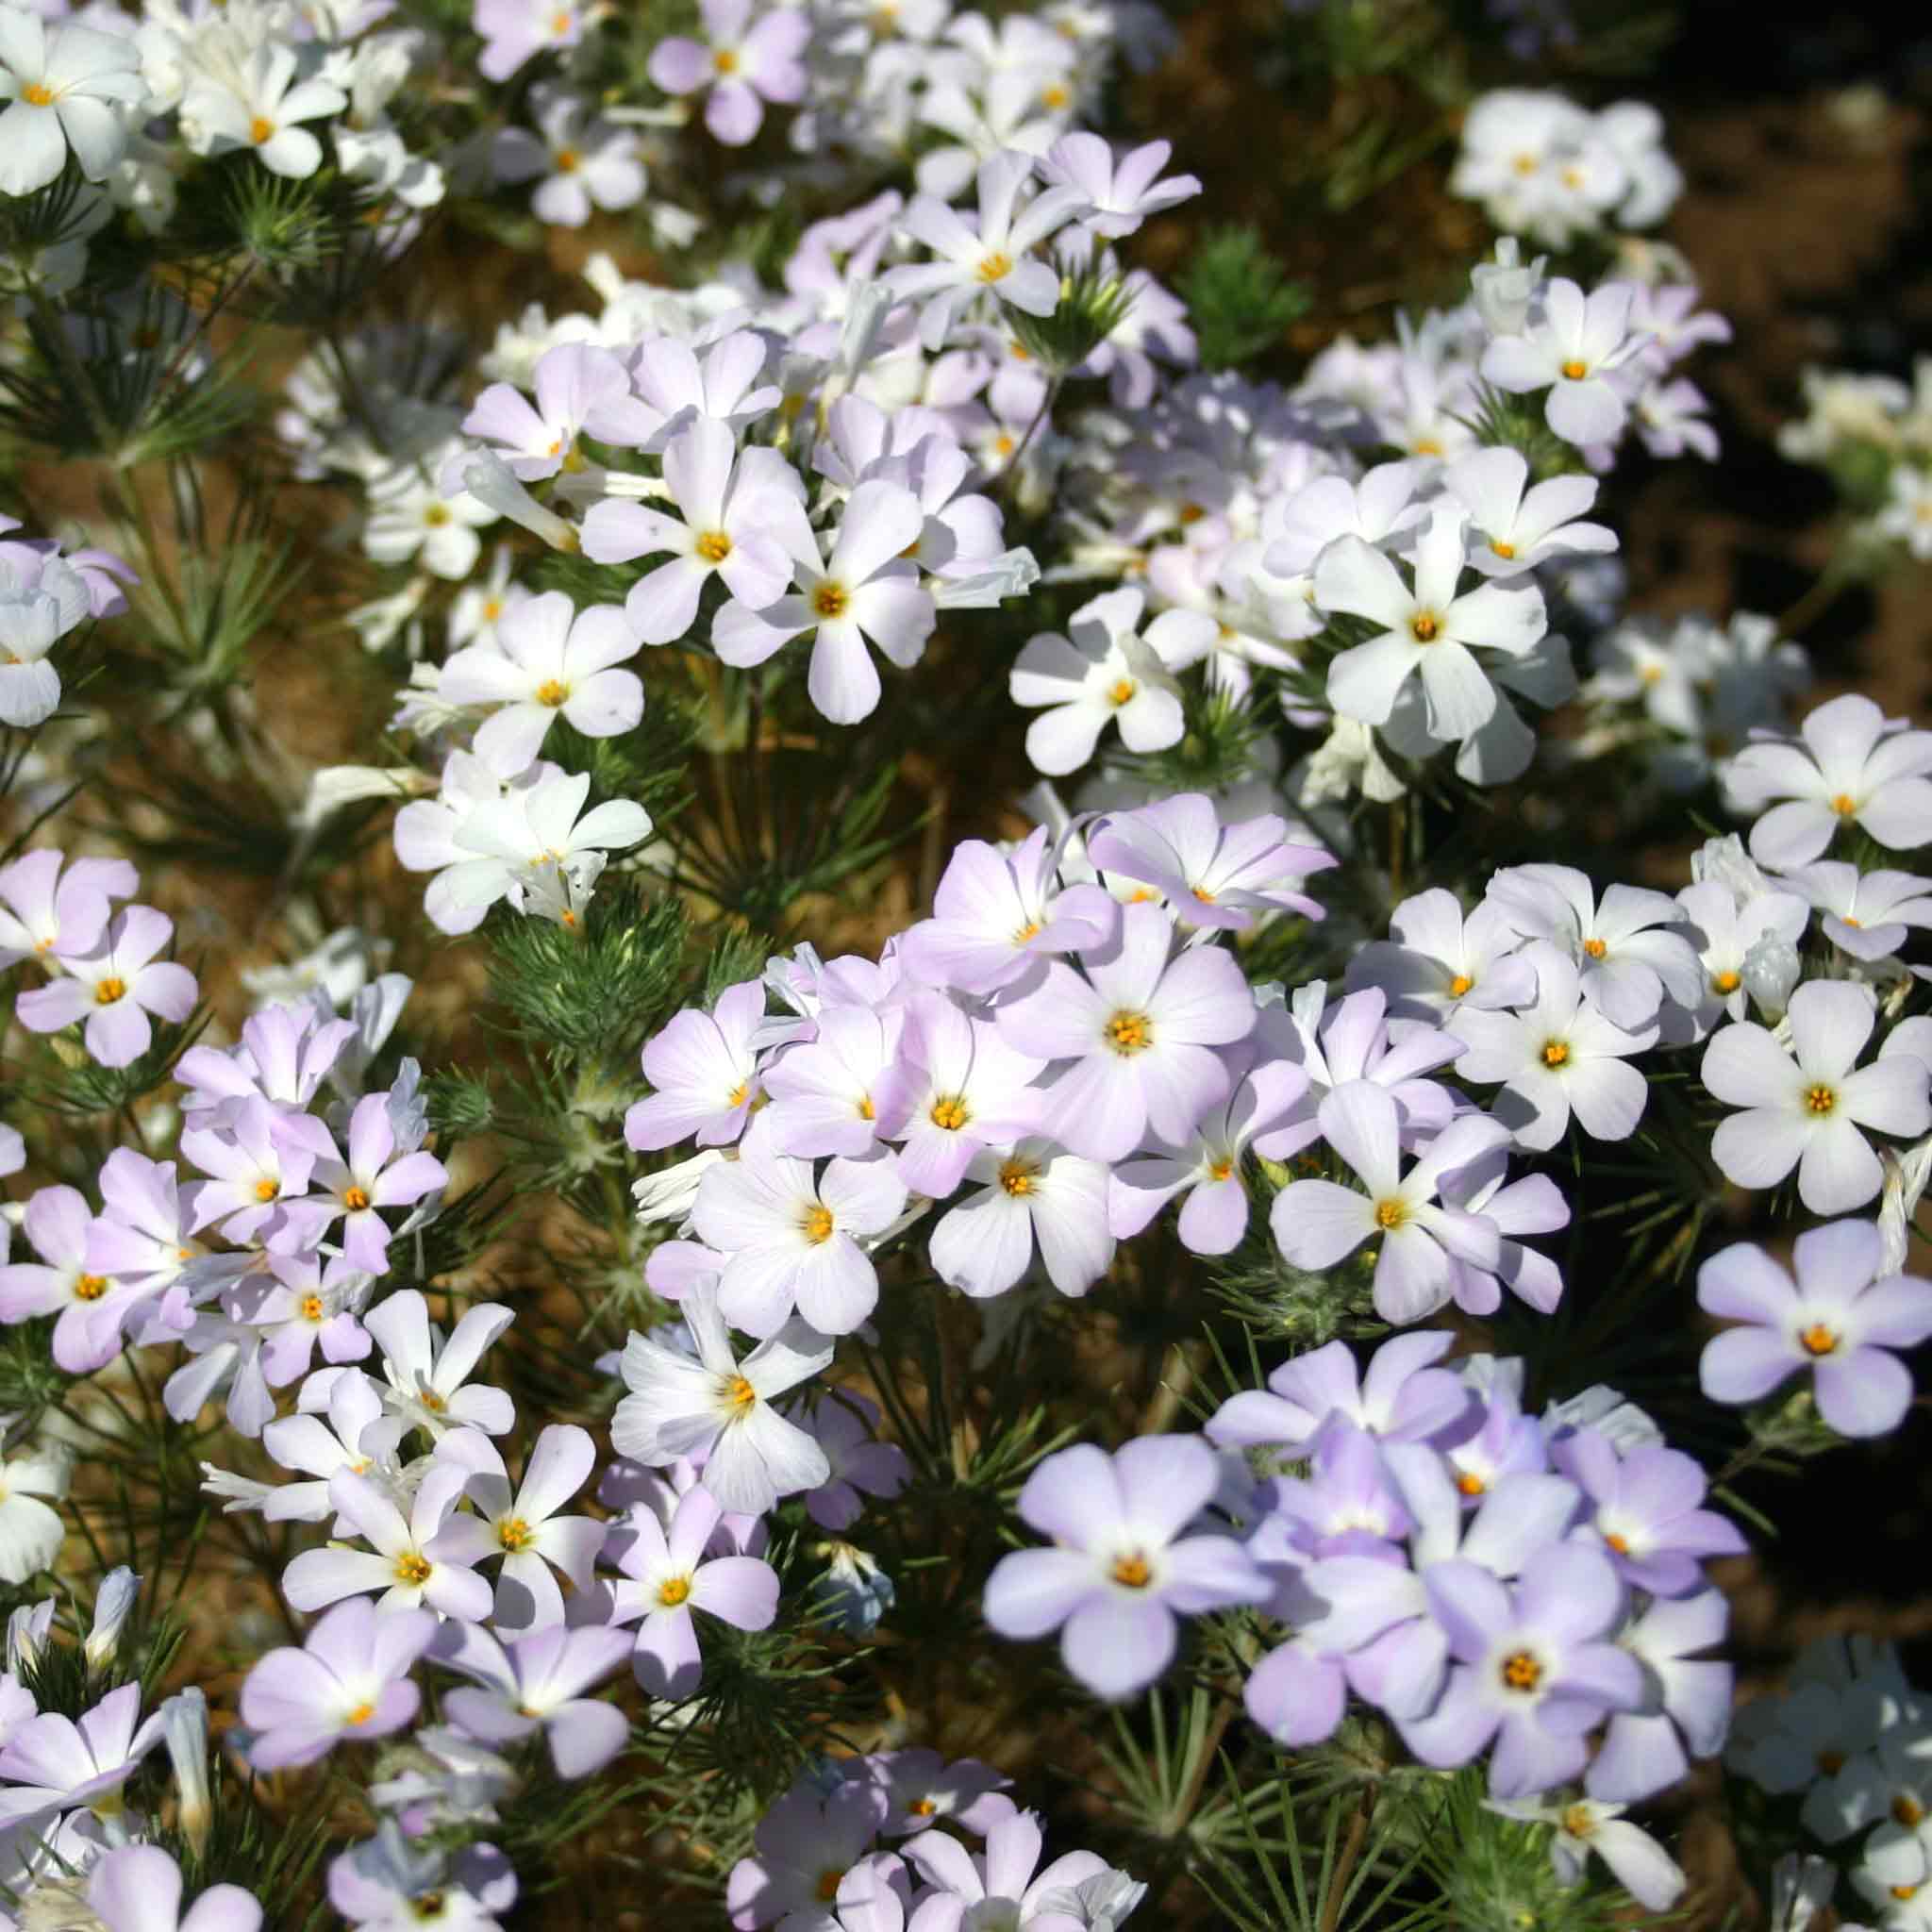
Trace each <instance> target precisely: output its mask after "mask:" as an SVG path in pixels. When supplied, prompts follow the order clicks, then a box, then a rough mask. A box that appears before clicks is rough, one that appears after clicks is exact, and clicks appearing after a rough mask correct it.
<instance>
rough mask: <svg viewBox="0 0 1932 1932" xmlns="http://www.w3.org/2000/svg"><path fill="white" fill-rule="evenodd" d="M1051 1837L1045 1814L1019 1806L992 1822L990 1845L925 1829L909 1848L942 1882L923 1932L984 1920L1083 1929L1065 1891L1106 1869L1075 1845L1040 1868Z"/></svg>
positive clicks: (922, 1868)
mask: <svg viewBox="0 0 1932 1932" xmlns="http://www.w3.org/2000/svg"><path fill="white" fill-rule="evenodd" d="M1044 1845H1045V1838H1044V1835H1043V1834H1042V1833H1041V1828H1040V1817H1039V1814H1038V1813H1037V1812H1033V1811H1016V1812H1014V1813H1013V1815H1012V1816H1011V1817H1010V1818H1002V1819H1000V1820H999V1821H997V1823H995V1824H992V1825H991V1826H990V1827H989V1828H988V1831H987V1834H986V1850H985V1851H984V1852H982V1853H979V1854H977V1855H975V1854H974V1853H972V1852H969V1851H968V1850H967V1849H966V1847H965V1846H964V1845H962V1844H961V1843H960V1842H959V1840H958V1839H956V1838H954V1837H952V1836H951V1835H950V1834H949V1833H947V1832H943V1831H926V1832H922V1833H921V1834H920V1835H919V1836H918V1837H917V1838H914V1839H908V1840H907V1841H906V1843H905V1845H904V1846H903V1847H902V1850H903V1852H904V1855H905V1858H906V1862H907V1863H908V1864H909V1865H912V1866H915V1867H916V1868H917V1869H918V1871H919V1872H920V1873H921V1874H922V1875H923V1876H924V1878H925V1880H926V1882H927V1883H928V1884H930V1885H932V1886H933V1887H935V1888H936V1890H933V1891H931V1892H928V1893H927V1894H926V1895H925V1898H924V1900H923V1901H922V1902H921V1904H920V1907H919V1910H918V1913H917V1915H916V1916H917V1920H918V1924H919V1932H978V1928H979V1927H981V1926H989V1927H990V1926H993V1925H1001V1924H1008V1925H1013V1926H1016V1927H1017V1926H1023V1925H1024V1926H1026V1927H1028V1928H1030V1932H1077V1928H1079V1927H1080V1926H1081V1924H1082V1921H1081V1920H1080V1919H1077V1918H1075V1917H1074V1914H1073V1913H1072V1912H1070V1911H1068V1910H1066V1909H1065V1908H1064V1907H1063V1906H1062V1905H1061V1904H1060V1902H1059V1901H1060V1897H1061V1895H1062V1894H1063V1893H1067V1892H1070V1891H1071V1890H1072V1888H1073V1887H1074V1886H1075V1885H1078V1884H1081V1883H1083V1882H1084V1881H1085V1880H1087V1879H1090V1878H1093V1877H1097V1876H1098V1875H1099V1874H1101V1873H1103V1872H1105V1871H1106V1870H1107V1869H1108V1867H1107V1861H1106V1859H1104V1858H1102V1857H1098V1856H1097V1855H1096V1854H1095V1853H1092V1852H1068V1853H1066V1854H1065V1855H1064V1856H1063V1857H1058V1858H1056V1859H1055V1860H1054V1861H1053V1863H1052V1864H1050V1865H1048V1866H1047V1867H1046V1869H1045V1870H1044V1871H1041V1870H1039V1866H1040V1857H1041V1851H1042V1849H1043V1848H1044Z"/></svg>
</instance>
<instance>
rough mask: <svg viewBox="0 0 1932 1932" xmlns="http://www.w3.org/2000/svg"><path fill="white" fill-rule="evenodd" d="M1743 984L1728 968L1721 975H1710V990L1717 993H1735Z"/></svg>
mask: <svg viewBox="0 0 1932 1932" xmlns="http://www.w3.org/2000/svg"><path fill="white" fill-rule="evenodd" d="M1743 983H1744V982H1743V981H1742V980H1741V979H1740V977H1739V976H1738V974H1735V973H1733V972H1732V971H1731V969H1730V968H1729V967H1728V966H1726V967H1725V968H1724V971H1723V972H1722V973H1713V974H1711V975H1710V984H1711V987H1712V990H1713V991H1717V992H1736V991H1737V990H1738V989H1739V988H1740V986H1742V985H1743Z"/></svg>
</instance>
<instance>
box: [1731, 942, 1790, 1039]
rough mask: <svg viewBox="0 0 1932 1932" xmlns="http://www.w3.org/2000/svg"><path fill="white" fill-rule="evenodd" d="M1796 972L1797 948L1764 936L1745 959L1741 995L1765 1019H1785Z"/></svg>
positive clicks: (1788, 943)
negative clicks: (1742, 992)
mask: <svg viewBox="0 0 1932 1932" xmlns="http://www.w3.org/2000/svg"><path fill="white" fill-rule="evenodd" d="M1799 971H1800V968H1799V963H1798V949H1797V947H1796V946H1794V945H1792V943H1791V942H1790V940H1781V939H1779V938H1778V936H1777V935H1776V934H1775V933H1773V932H1768V933H1766V934H1764V935H1763V937H1762V938H1760V939H1759V940H1758V941H1757V943H1756V944H1755V945H1753V947H1752V948H1751V950H1750V951H1749V952H1748V953H1746V954H1745V955H1744V974H1743V978H1744V991H1746V992H1748V993H1749V994H1750V995H1751V998H1752V1000H1753V1002H1754V1003H1755V1004H1756V1006H1757V1010H1758V1011H1759V1012H1760V1013H1762V1014H1763V1016H1764V1017H1765V1019H1767V1020H1770V1021H1776V1020H1779V1019H1782V1018H1783V1017H1784V1010H1785V1008H1786V1007H1787V1006H1788V1005H1789V1004H1790V997H1791V989H1792V988H1793V987H1795V986H1796V985H1797V983H1798V974H1799Z"/></svg>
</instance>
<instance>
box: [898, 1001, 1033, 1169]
mask: <svg viewBox="0 0 1932 1932" xmlns="http://www.w3.org/2000/svg"><path fill="white" fill-rule="evenodd" d="M1045 1064H1046V1062H1045V1061H1044V1060H1041V1059H1037V1058H1033V1057H1032V1056H1031V1055H1028V1054H1022V1053H1016V1052H1015V1051H1014V1050H1013V1047H1012V1046H1011V1044H1010V1043H1009V1042H1008V1041H1007V1040H1006V1038H1005V1037H1004V1036H1003V1035H1002V1034H1001V1032H1000V1030H999V1028H998V1026H997V1025H995V1024H993V1023H992V1022H991V1021H990V1020H976V1019H972V1018H969V1017H968V1016H967V1015H966V1014H965V1013H963V1012H961V1011H960V1010H959V1008H958V1007H957V1006H955V1005H954V1004H953V1002H952V1001H951V1000H949V999H947V998H946V997H945V996H944V995H943V994H940V993H924V992H923V993H915V994H914V995H913V997H912V999H911V1001H910V1002H909V1004H908V1010H907V1019H906V1030H905V1035H904V1038H903V1041H902V1042H901V1044H900V1047H899V1068H900V1071H901V1083H902V1099H903V1103H904V1104H903V1106H902V1108H901V1109H900V1115H899V1124H898V1125H897V1126H896V1128H895V1129H893V1132H894V1137H895V1138H896V1139H898V1140H899V1141H901V1145H900V1148H899V1152H898V1154H897V1156H896V1157H895V1165H896V1167H897V1170H898V1174H899V1178H900V1179H901V1180H902V1181H903V1182H905V1184H906V1185H907V1187H908V1188H910V1189H912V1190H913V1191H916V1192H918V1193H921V1194H924V1195H925V1196H926V1197H927V1198H928V1199H930V1200H934V1201H943V1200H944V1199H945V1198H946V1197H947V1196H948V1195H949V1194H951V1193H952V1192H954V1191H955V1190H956V1189H958V1185H959V1183H960V1181H961V1180H963V1179H964V1178H965V1174H966V1170H967V1168H968V1167H969V1166H970V1165H971V1164H972V1162H973V1160H974V1158H975V1157H976V1156H978V1155H980V1154H982V1153H983V1152H984V1151H985V1150H986V1149H988V1148H989V1147H1002V1146H1007V1145H1008V1144H1010V1143H1011V1142H1012V1141H1017V1140H1019V1139H1021V1138H1022V1137H1023V1136H1024V1135H1026V1134H1028V1133H1031V1132H1033V1131H1034V1130H1035V1129H1036V1128H1037V1127H1039V1126H1040V1124H1041V1111H1042V1109H1041V1093H1040V1091H1039V1089H1038V1088H1036V1087H1035V1086H1034V1084H1033V1083H1034V1081H1035V1079H1036V1078H1037V1076H1038V1075H1039V1074H1040V1073H1041V1070H1042V1069H1043V1068H1044V1066H1045Z"/></svg>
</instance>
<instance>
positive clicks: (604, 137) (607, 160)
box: [490, 82, 644, 228]
mask: <svg viewBox="0 0 1932 1932" xmlns="http://www.w3.org/2000/svg"><path fill="white" fill-rule="evenodd" d="M529 105H530V111H531V113H532V114H533V115H534V116H535V118H536V122H537V127H538V133H537V134H532V133H531V132H530V131H529V129H528V128H525V127H503V128H499V129H498V130H497V132H496V136H495V138H494V140H493V142H491V149H490V160H491V167H492V168H494V170H495V171H496V176H497V178H498V179H499V180H501V181H528V180H530V179H532V178H533V177H535V176H537V175H542V176H543V177H544V178H543V180H542V181H541V183H540V184H539V186H538V189H537V192H536V193H535V194H533V195H532V196H531V197H530V211H531V212H532V213H533V214H534V215H535V216H536V217H537V219H538V220H539V221H540V222H555V223H557V224H558V225H559V226H561V227H567V228H581V227H582V226H583V225H584V224H585V223H586V222H588V221H589V220H590V219H591V210H592V208H612V209H614V208H629V207H630V206H631V205H632V204H633V203H634V202H637V201H641V200H642V198H643V193H644V164H643V163H642V162H641V160H639V159H638V138H637V136H636V135H635V134H633V133H631V132H630V131H629V130H628V129H627V128H623V127H619V126H617V125H615V124H614V123H612V122H609V121H606V120H604V119H603V118H602V117H601V116H597V115H587V112H586V109H587V108H588V106H589V103H588V102H586V101H585V99H584V98H583V96H582V95H580V94H573V93H568V92H565V91H564V90H562V89H561V88H555V87H551V86H548V85H546V84H544V83H542V82H539V83H538V85H537V86H535V87H533V88H532V89H531V90H530V96H529ZM540 137H541V138H540Z"/></svg>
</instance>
